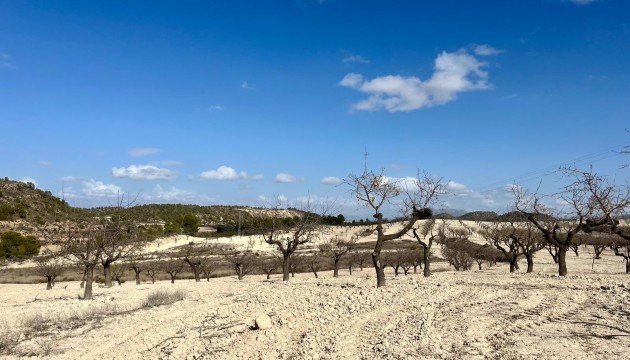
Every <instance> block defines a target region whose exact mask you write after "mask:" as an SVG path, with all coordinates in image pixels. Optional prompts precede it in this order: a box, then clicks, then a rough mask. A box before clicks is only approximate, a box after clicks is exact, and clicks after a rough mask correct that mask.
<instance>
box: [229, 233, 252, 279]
mask: <svg viewBox="0 0 630 360" xmlns="http://www.w3.org/2000/svg"><path fill="white" fill-rule="evenodd" d="M254 244H255V241H254V239H253V238H250V239H249V241H248V242H247V243H246V244H243V245H237V246H235V247H234V248H233V249H232V250H231V251H228V253H227V254H226V255H225V259H226V260H227V261H228V262H229V263H231V264H232V266H233V267H234V271H235V272H236V277H237V278H238V279H239V280H243V278H244V277H245V275H247V274H249V273H250V272H251V271H252V268H253V265H254V258H255V254H254V252H253V251H252V250H253V248H254Z"/></svg>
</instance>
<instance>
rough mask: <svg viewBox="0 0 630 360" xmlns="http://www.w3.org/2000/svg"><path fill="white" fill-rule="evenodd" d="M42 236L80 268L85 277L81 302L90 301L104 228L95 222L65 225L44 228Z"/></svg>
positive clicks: (101, 248) (101, 249)
mask: <svg viewBox="0 0 630 360" xmlns="http://www.w3.org/2000/svg"><path fill="white" fill-rule="evenodd" d="M44 236H45V237H46V239H47V240H48V241H49V243H52V244H55V245H57V246H58V247H59V248H60V254H61V256H62V257H63V258H65V259H67V260H68V261H70V262H72V263H73V264H75V265H77V266H79V267H81V268H82V269H83V272H84V276H85V288H84V292H83V297H82V299H83V300H92V297H93V295H92V283H93V281H94V268H95V267H96V265H97V264H98V263H99V262H100V258H101V253H102V251H103V247H102V245H101V244H102V239H103V237H104V236H105V232H104V228H103V226H101V225H100V224H99V223H98V222H96V221H85V222H79V223H74V224H72V223H65V224H62V225H60V226H58V227H53V226H46V227H45V228H44Z"/></svg>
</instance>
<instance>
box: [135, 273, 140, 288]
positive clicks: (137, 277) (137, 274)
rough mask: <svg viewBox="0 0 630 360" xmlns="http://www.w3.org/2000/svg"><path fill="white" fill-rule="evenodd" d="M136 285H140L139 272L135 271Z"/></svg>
mask: <svg viewBox="0 0 630 360" xmlns="http://www.w3.org/2000/svg"><path fill="white" fill-rule="evenodd" d="M136 285H140V271H136Z"/></svg>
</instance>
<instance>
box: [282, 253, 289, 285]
mask: <svg viewBox="0 0 630 360" xmlns="http://www.w3.org/2000/svg"><path fill="white" fill-rule="evenodd" d="M282 281H289V256H287V255H285V256H283V257H282Z"/></svg>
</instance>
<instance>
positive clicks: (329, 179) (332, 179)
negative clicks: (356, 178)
mask: <svg viewBox="0 0 630 360" xmlns="http://www.w3.org/2000/svg"><path fill="white" fill-rule="evenodd" d="M321 182H322V184H326V185H340V184H341V183H343V180H341V179H340V178H338V177H336V176H326V177H325V178H323V179H322V180H321Z"/></svg>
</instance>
